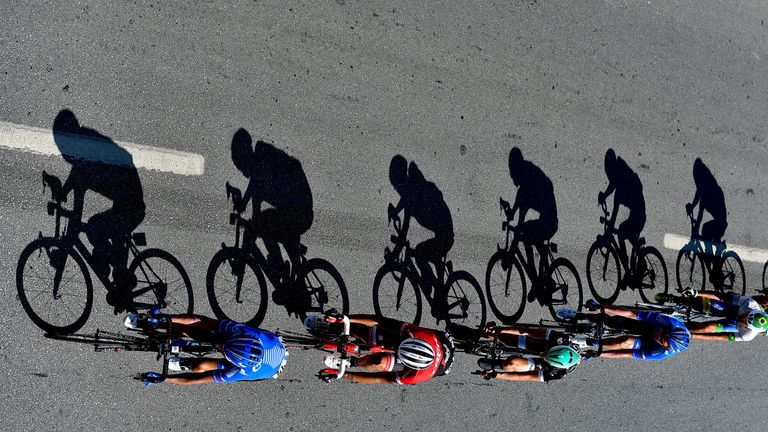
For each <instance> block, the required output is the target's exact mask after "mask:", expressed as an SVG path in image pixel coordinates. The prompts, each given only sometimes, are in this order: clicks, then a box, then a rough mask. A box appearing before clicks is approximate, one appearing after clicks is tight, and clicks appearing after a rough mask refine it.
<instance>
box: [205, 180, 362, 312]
mask: <svg viewBox="0 0 768 432" xmlns="http://www.w3.org/2000/svg"><path fill="white" fill-rule="evenodd" d="M226 189H227V199H228V200H229V199H231V200H232V204H233V205H232V208H233V211H232V212H231V213H230V215H229V223H230V224H231V225H234V226H235V243H234V245H233V246H227V245H226V244H225V243H222V244H221V249H220V250H219V251H218V252H216V254H215V255H214V256H213V258H212V259H211V262H210V264H209V266H208V272H207V274H206V278H205V281H206V288H207V291H208V301H209V302H210V304H211V309H212V310H213V313H214V314H215V315H216V317H217V318H219V319H229V320H232V321H238V322H242V323H245V324H247V325H250V326H258V325H259V324H261V322H262V321H263V320H264V317H265V315H266V313H267V280H269V282H270V283H271V284H272V286H273V287H274V288H275V295H278V294H279V296H281V297H282V298H285V299H290V300H289V301H287V302H286V305H285V307H286V309H287V310H288V313H289V314H291V313H295V314H296V315H297V316H298V317H300V318H302V319H303V318H304V317H306V314H307V312H321V313H322V312H323V311H324V310H326V309H330V308H336V309H338V310H340V311H342V312H343V313H345V314H346V313H349V298H348V296H347V288H346V286H345V285H344V280H343V279H342V277H341V274H339V271H338V270H336V268H335V267H334V266H333V265H332V264H331V263H330V262H328V261H326V260H324V259H321V258H312V259H307V258H306V255H305V254H306V252H307V247H306V246H304V245H300V255H301V257H300V259H299V261H298V262H297V263H292V264H291V269H290V272H289V274H285V272H284V271H282V270H281V269H275V268H274V267H273V266H271V265H270V264H269V263H268V261H267V257H266V256H265V254H264V253H262V252H261V249H260V248H259V246H258V245H257V244H256V239H257V238H258V233H256V232H254V229H253V226H252V223H251V221H250V220H248V219H246V218H244V217H243V216H242V213H243V211H244V208H245V206H243V205H242V204H243V202H242V193H241V191H240V189H238V188H236V187H234V186H232V185H230V184H229V183H228V182H227V184H226ZM265 278H266V279H265Z"/></svg>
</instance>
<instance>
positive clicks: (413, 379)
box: [305, 315, 454, 385]
mask: <svg viewBox="0 0 768 432" xmlns="http://www.w3.org/2000/svg"><path fill="white" fill-rule="evenodd" d="M327 319H328V320H329V321H332V322H335V319H334V318H332V317H329V318H327ZM318 322H322V320H321V319H317V320H315V319H314V317H309V318H308V319H307V320H306V321H305V323H306V325H307V327H308V328H312V327H313V326H314V325H318V324H317V323H318ZM349 322H350V324H351V326H350V334H351V335H353V336H354V337H356V338H358V339H360V340H362V341H365V342H366V343H370V344H374V345H376V346H379V347H382V348H383V349H384V351H382V352H379V353H371V354H366V355H363V356H359V357H354V356H353V357H350V359H348V361H349V362H350V363H349V366H350V367H357V368H361V369H364V370H365V372H346V373H345V374H344V377H343V379H344V380H346V381H351V382H359V383H365V384H409V385H412V384H419V383H422V382H425V381H428V380H430V379H432V378H434V377H437V376H441V375H445V374H447V373H448V371H449V370H450V367H451V364H452V363H453V353H454V344H453V339H452V338H451V336H450V335H449V334H448V333H445V332H441V331H438V330H431V329H427V328H422V327H418V326H416V325H413V324H409V323H405V322H402V321H398V320H394V319H391V318H381V317H377V316H375V315H351V316H350V317H349ZM341 361H342V360H341V359H339V358H338V357H335V356H328V357H326V359H325V364H326V366H327V367H328V368H327V369H325V370H323V371H321V373H320V376H321V378H323V379H328V378H334V377H335V376H336V375H337V374H338V369H339V367H340V365H341Z"/></svg>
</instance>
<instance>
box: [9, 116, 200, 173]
mask: <svg viewBox="0 0 768 432" xmlns="http://www.w3.org/2000/svg"><path fill="white" fill-rule="evenodd" d="M56 140H58V141H59V145H62V142H63V143H64V144H65V145H66V147H67V149H68V152H71V154H76V155H78V157H80V158H82V159H88V160H97V161H101V162H104V163H109V164H114V165H131V164H132V165H133V166H135V167H137V168H144V169H147V170H154V171H165V172H171V173H175V174H181V175H188V176H199V175H202V174H203V172H204V171H205V158H203V156H201V155H199V154H196V153H187V152H182V151H177V150H170V149H164V148H160V147H150V146H146V145H141V144H134V143H130V142H124V141H114V142H115V143H116V144H117V145H118V146H119V148H118V149H114V146H112V147H111V148H112V149H114V150H116V151H113V150H110V146H105V145H104V141H103V140H99V139H95V138H90V137H86V136H81V135H73V134H57V136H56ZM59 145H57V144H56V142H55V141H54V136H53V132H52V131H51V130H50V129H42V128H37V127H32V126H25V125H17V124H13V123H8V122H0V147H4V148H8V149H12V150H19V151H24V152H29V153H36V154H42V155H51V156H61V151H60V150H59ZM120 149H123V150H125V151H126V152H128V154H129V155H130V157H128V155H126V154H125V152H123V151H121V150H120Z"/></svg>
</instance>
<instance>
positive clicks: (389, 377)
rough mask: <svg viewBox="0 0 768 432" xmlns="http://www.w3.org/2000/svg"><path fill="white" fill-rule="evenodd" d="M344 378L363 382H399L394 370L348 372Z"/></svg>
mask: <svg viewBox="0 0 768 432" xmlns="http://www.w3.org/2000/svg"><path fill="white" fill-rule="evenodd" d="M342 379H343V380H344V381H349V382H356V383H363V384H397V379H396V378H395V374H393V373H392V372H375V373H370V372H368V373H366V372H347V373H345V374H344V376H343V377H342Z"/></svg>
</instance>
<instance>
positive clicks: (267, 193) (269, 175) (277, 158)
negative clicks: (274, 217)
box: [250, 141, 312, 214]
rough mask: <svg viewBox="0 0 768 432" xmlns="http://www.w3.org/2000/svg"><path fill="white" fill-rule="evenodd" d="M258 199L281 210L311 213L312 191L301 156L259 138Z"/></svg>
mask: <svg viewBox="0 0 768 432" xmlns="http://www.w3.org/2000/svg"><path fill="white" fill-rule="evenodd" d="M254 154H255V158H256V162H257V163H256V169H255V170H254V172H253V176H252V177H251V180H250V181H252V182H257V184H258V190H259V193H260V196H259V198H260V199H261V200H262V201H264V202H266V203H268V204H270V205H272V206H273V207H275V208H278V209H286V210H291V211H294V212H300V213H302V214H311V213H312V190H311V189H310V187H309V181H308V180H307V176H306V174H305V173H304V169H303V167H302V166H301V162H299V161H298V159H296V158H294V157H292V156H290V155H288V154H287V153H286V152H284V151H282V150H280V149H278V148H277V147H275V146H273V145H271V144H268V143H265V142H262V141H258V142H257V143H256V145H255V150H254Z"/></svg>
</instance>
